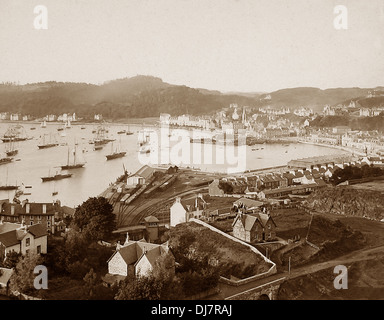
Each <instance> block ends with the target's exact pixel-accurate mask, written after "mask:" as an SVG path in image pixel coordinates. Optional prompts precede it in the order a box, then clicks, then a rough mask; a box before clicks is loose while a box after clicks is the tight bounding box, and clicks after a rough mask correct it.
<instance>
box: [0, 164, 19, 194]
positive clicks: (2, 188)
mask: <svg viewBox="0 0 384 320" xmlns="http://www.w3.org/2000/svg"><path fill="white" fill-rule="evenodd" d="M18 188H19V186H18V185H9V184H8V169H7V178H6V180H5V185H3V186H0V190H16V189H18Z"/></svg>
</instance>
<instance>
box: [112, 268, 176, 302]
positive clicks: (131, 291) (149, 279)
mask: <svg viewBox="0 0 384 320" xmlns="http://www.w3.org/2000/svg"><path fill="white" fill-rule="evenodd" d="M182 297H183V294H182V290H181V286H180V282H179V281H178V279H177V278H175V277H170V276H167V275H164V274H163V275H157V276H154V275H153V274H151V275H149V276H146V277H144V276H141V277H135V276H134V275H130V276H128V277H127V278H126V279H125V280H124V281H123V282H122V283H121V284H120V285H119V288H118V291H117V294H116V296H115V299H116V300H177V299H181V298H182Z"/></svg>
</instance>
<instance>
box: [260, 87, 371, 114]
mask: <svg viewBox="0 0 384 320" xmlns="http://www.w3.org/2000/svg"><path fill="white" fill-rule="evenodd" d="M371 90H373V89H370V88H332V89H325V90H322V89H319V88H311V87H301V88H290V89H282V90H278V91H274V92H271V93H269V95H270V96H271V100H266V103H268V104H270V105H273V106H279V105H281V106H287V107H299V106H311V107H312V108H314V109H315V110H319V111H320V110H322V108H323V107H324V106H325V105H327V104H329V105H336V104H339V103H341V102H344V101H348V100H349V101H350V100H352V99H354V98H359V97H363V96H366V95H367V93H368V91H371ZM266 95H267V94H265V95H261V97H260V98H261V99H263V98H265V97H266ZM349 101H348V103H349Z"/></svg>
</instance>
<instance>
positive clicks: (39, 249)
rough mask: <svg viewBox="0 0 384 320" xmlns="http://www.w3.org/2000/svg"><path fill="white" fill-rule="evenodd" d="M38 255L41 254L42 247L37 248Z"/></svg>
mask: <svg viewBox="0 0 384 320" xmlns="http://www.w3.org/2000/svg"><path fill="white" fill-rule="evenodd" d="M36 249H37V254H40V253H41V246H37V248H36Z"/></svg>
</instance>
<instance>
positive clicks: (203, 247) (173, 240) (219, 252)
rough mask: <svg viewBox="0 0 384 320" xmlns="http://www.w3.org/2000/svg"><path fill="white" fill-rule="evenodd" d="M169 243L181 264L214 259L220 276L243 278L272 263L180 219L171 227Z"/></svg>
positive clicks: (261, 270)
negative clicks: (181, 221)
mask: <svg viewBox="0 0 384 320" xmlns="http://www.w3.org/2000/svg"><path fill="white" fill-rule="evenodd" d="M169 247H170V248H171V250H172V252H173V254H174V255H175V259H176V261H177V262H179V263H180V264H181V268H183V264H186V265H191V264H193V263H196V262H201V263H203V264H206V263H209V261H212V260H214V261H217V268H218V270H219V272H220V275H221V276H225V277H228V278H229V277H231V276H235V277H237V278H246V277H249V276H252V275H255V274H259V273H263V272H266V271H268V270H269V268H270V267H271V266H272V265H270V264H269V263H266V262H265V261H264V259H263V258H262V257H261V256H259V255H257V254H255V253H254V252H252V251H251V249H249V248H248V247H247V246H244V245H242V244H239V243H237V242H234V241H232V240H230V239H228V238H226V237H224V236H223V235H221V234H219V233H216V232H214V231H212V230H210V229H209V228H207V227H204V226H201V225H200V224H197V223H195V222H188V223H182V224H179V225H177V226H176V227H174V228H172V229H171V231H170V240H169Z"/></svg>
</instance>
